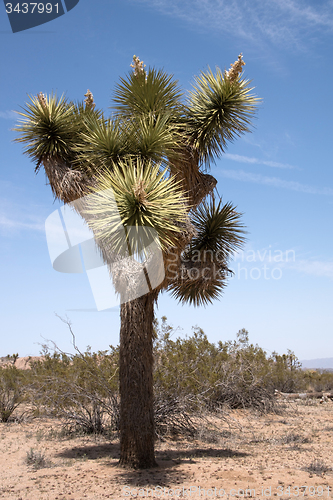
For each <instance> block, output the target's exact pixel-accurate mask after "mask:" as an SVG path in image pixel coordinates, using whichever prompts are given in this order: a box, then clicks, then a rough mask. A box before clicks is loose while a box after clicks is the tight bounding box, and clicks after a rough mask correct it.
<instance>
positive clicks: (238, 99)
mask: <svg viewBox="0 0 333 500" xmlns="http://www.w3.org/2000/svg"><path fill="white" fill-rule="evenodd" d="M252 90H253V88H250V87H249V81H248V80H245V79H241V78H240V77H237V79H236V80H235V81H233V80H230V79H229V78H228V77H227V74H226V73H223V72H222V71H221V70H220V69H219V68H217V69H216V74H215V75H214V74H213V72H212V71H211V69H208V71H206V72H201V75H200V76H198V77H196V78H195V84H194V85H193V90H192V91H190V93H189V98H188V131H189V140H190V143H191V144H192V145H193V146H194V148H195V149H197V150H198V151H199V153H200V155H201V157H202V159H203V161H209V160H212V159H214V158H216V157H218V156H219V155H220V154H221V153H222V152H223V151H224V150H225V148H226V146H227V143H228V142H229V141H233V140H234V139H235V138H236V137H239V136H240V135H242V134H243V133H245V132H249V131H250V124H251V118H253V115H254V113H255V111H256V105H257V103H258V100H259V99H258V98H256V97H255V96H254V95H253V94H252V93H251V91H252Z"/></svg>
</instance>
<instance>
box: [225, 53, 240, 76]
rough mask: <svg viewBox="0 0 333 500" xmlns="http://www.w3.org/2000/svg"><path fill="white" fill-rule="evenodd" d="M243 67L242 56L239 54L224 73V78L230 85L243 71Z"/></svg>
mask: <svg viewBox="0 0 333 500" xmlns="http://www.w3.org/2000/svg"><path fill="white" fill-rule="evenodd" d="M243 66H245V62H244V61H243V55H242V54H239V56H238V59H237V61H235V62H234V64H231V67H230V69H229V71H226V72H225V78H228V80H229V81H230V82H231V83H233V82H235V81H236V80H237V78H238V75H239V74H240V73H241V72H242V71H243Z"/></svg>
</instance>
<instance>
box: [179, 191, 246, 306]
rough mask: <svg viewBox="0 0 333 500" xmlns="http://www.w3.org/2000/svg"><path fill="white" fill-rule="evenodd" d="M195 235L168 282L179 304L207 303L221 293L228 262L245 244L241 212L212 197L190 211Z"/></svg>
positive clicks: (226, 276)
mask: <svg viewBox="0 0 333 500" xmlns="http://www.w3.org/2000/svg"><path fill="white" fill-rule="evenodd" d="M192 223H193V225H194V227H195V229H196V235H195V236H194V237H193V238H192V240H191V243H190V245H189V246H188V248H187V249H186V250H185V252H184V255H183V257H182V265H181V267H180V272H179V273H178V275H177V277H176V279H175V280H174V281H173V282H172V283H171V284H170V285H169V290H170V291H171V292H172V295H173V296H174V297H175V298H176V299H179V300H180V302H182V303H188V304H193V305H195V306H200V305H207V304H209V303H211V302H212V301H213V300H214V299H216V298H218V296H219V295H220V294H221V293H222V291H223V289H224V287H225V286H226V283H227V279H228V276H229V275H230V274H231V271H230V270H229V269H228V267H227V265H228V261H229V259H230V258H231V257H232V255H233V253H234V252H235V251H236V250H238V249H239V248H241V247H242V245H243V243H244V240H245V238H244V232H245V231H244V226H243V224H242V223H241V214H240V213H238V212H237V211H236V208H235V207H233V205H232V204H231V203H226V204H224V205H223V204H222V200H219V202H218V203H216V202H215V199H214V198H212V199H211V202H210V203H206V202H203V203H202V204H201V205H200V206H199V207H198V208H197V210H196V211H195V212H194V213H193V214H192Z"/></svg>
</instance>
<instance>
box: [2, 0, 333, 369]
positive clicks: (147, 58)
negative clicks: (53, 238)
mask: <svg viewBox="0 0 333 500" xmlns="http://www.w3.org/2000/svg"><path fill="white" fill-rule="evenodd" d="M0 7H1V6H0ZM332 35H333V2H332V1H331V0H329V1H323V2H317V1H309V0H294V1H292V0H260V1H259V0H252V1H251V2H246V1H245V0H135V1H134V0H133V1H130V0H122V1H120V0H118V1H117V0H115V1H113V2H109V1H107V0H99V1H98V2H91V1H90V2H89V1H88V0H80V2H79V4H78V5H77V6H76V7H75V8H74V9H73V10H72V11H70V12H68V13H67V14H66V15H64V16H62V17H61V18H59V19H56V20H54V21H52V22H50V23H47V24H45V25H43V26H40V27H38V28H34V29H30V30H28V31H24V32H20V33H16V34H13V33H12V32H11V30H10V25H9V21H8V18H7V16H6V13H5V9H4V7H1V8H0V44H1V77H0V78H1V79H0V90H1V93H0V241H1V246H0V254H1V323H0V324H1V343H0V356H5V355H7V354H8V353H13V352H19V355H20V356H25V355H33V354H38V353H39V351H40V345H39V343H43V342H44V339H43V338H45V339H52V340H53V341H54V342H56V343H57V344H58V345H59V347H61V348H62V349H64V350H71V346H70V334H69V332H68V329H67V327H66V325H65V324H63V323H61V321H60V320H59V318H57V317H56V316H55V313H57V314H58V315H60V316H62V317H65V316H66V315H67V316H68V317H69V318H70V320H71V321H72V325H73V330H74V331H75V333H76V337H77V343H78V345H79V346H80V348H81V349H84V348H85V347H86V346H87V345H91V346H92V348H93V349H94V350H97V349H106V348H107V347H108V345H109V344H114V345H115V344H117V342H118V332H119V310H118V309H112V310H108V311H104V312H97V311H94V308H95V303H94V298H93V295H92V292H91V289H90V286H89V283H88V279H87V276H86V275H85V274H62V273H58V272H56V271H55V270H53V268H52V266H51V263H50V258H49V255H48V249H47V245H46V238H45V229H44V223H45V220H46V218H47V217H48V216H49V215H50V214H51V213H52V212H53V211H54V210H56V209H57V208H59V206H60V205H59V203H58V202H54V200H53V196H52V194H51V190H50V188H49V186H47V185H46V180H45V176H44V173H43V172H40V173H39V174H38V175H37V176H36V175H35V174H34V165H33V164H32V163H31V162H30V160H29V159H28V158H26V157H24V156H23V154H22V147H21V145H20V144H16V143H13V142H12V141H13V139H14V138H15V133H14V132H12V131H11V128H12V127H13V126H14V125H15V120H16V117H15V114H14V113H13V110H19V109H20V106H23V105H24V103H25V102H26V101H27V99H28V97H27V95H28V94H32V95H36V94H37V93H38V92H40V91H42V92H44V93H49V92H51V91H56V92H57V93H58V94H62V93H65V94H66V95H67V96H68V97H69V98H70V99H74V100H75V99H78V100H82V99H83V96H84V94H85V93H86V91H87V89H88V88H89V89H90V90H91V91H92V92H93V95H94V99H95V102H96V103H97V106H98V107H101V108H103V109H104V110H107V108H108V107H109V106H110V105H111V98H112V89H113V88H114V85H115V83H116V82H117V81H118V78H119V76H123V75H125V74H126V73H127V72H128V71H129V69H130V68H129V65H130V63H131V59H132V56H133V54H136V55H138V56H139V57H140V58H141V59H143V60H144V62H145V64H147V66H149V65H150V66H155V67H158V68H160V67H162V68H164V69H165V70H166V71H167V72H169V73H172V74H174V76H175V78H177V79H178V80H179V83H180V84H181V86H182V87H183V88H184V90H190V88H191V83H192V82H193V79H194V76H195V75H196V74H198V73H199V72H200V71H201V70H205V69H206V68H207V67H208V66H210V67H211V68H215V66H219V67H220V68H221V69H224V68H228V67H229V65H230V64H231V63H233V62H234V61H235V60H236V59H237V56H238V54H239V53H240V52H242V53H243V55H244V60H245V62H246V66H245V76H246V77H247V78H249V79H251V80H253V85H254V86H255V87H256V90H255V92H256V94H257V95H258V96H259V97H261V98H262V103H261V105H260V107H259V111H258V114H257V118H256V119H255V121H254V129H253V132H252V133H251V134H247V135H246V136H243V137H242V138H241V139H238V140H237V141H235V142H234V143H232V144H230V145H229V147H228V150H227V152H226V154H225V155H224V156H223V157H222V158H221V159H220V160H219V161H217V162H216V164H215V165H213V166H212V168H211V173H212V175H214V176H215V177H216V178H217V180H218V190H219V193H220V194H221V195H222V196H223V200H224V201H232V202H233V203H234V204H235V205H237V207H238V209H239V210H240V211H241V212H243V213H244V216H243V220H244V223H245V224H246V226H247V228H248V231H249V234H248V242H247V246H246V248H245V250H244V253H243V254H242V255H238V256H237V258H236V260H235V261H234V262H233V263H232V264H231V267H232V268H233V269H234V271H235V275H234V277H233V278H232V279H231V280H230V282H229V285H228V287H227V288H226V290H225V293H224V296H223V297H222V299H221V300H220V301H217V302H215V303H214V304H213V305H211V306H208V307H206V308H200V309H194V308H192V307H188V306H181V305H178V304H177V302H175V301H174V300H173V299H172V298H171V297H170V296H168V295H167V294H163V295H161V296H160V299H159V306H158V309H157V310H156V314H157V316H158V317H160V316H162V315H166V316H167V317H168V320H169V322H170V323H171V324H172V325H173V326H174V327H177V326H180V327H181V328H182V330H180V331H179V333H180V334H182V335H184V334H186V333H188V334H189V333H191V327H192V326H194V325H198V326H201V327H202V328H203V329H204V331H205V333H206V334H207V335H208V338H209V339H210V340H211V341H213V342H217V341H218V340H229V339H233V338H235V335H236V332H237V331H238V330H239V329H241V328H246V329H247V330H248V331H249V335H250V340H251V341H252V342H254V343H258V344H259V345H260V346H262V347H263V348H265V349H266V350H267V351H268V352H270V351H274V350H276V351H278V352H280V353H282V352H286V350H287V349H291V350H293V351H295V353H296V355H297V356H298V357H299V358H300V359H308V358H315V357H320V358H322V357H332V356H333V340H332V337H333V336H332V334H333V307H332V298H333V293H332V292H333V254H332V244H333V238H332V214H333V169H332V124H331V117H332V115H333V97H332V91H331V87H332V81H333V78H332V77H333V70H332V65H331V60H332V53H331V49H332ZM80 309H90V311H80Z"/></svg>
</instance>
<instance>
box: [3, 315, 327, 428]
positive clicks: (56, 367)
mask: <svg viewBox="0 0 333 500" xmlns="http://www.w3.org/2000/svg"><path fill="white" fill-rule="evenodd" d="M68 325H69V326H70V324H69V323H68ZM71 333H72V332H71ZM175 333H176V330H174V329H173V328H172V327H171V326H170V325H168V323H167V319H166V318H165V317H162V320H161V322H158V321H155V338H154V360H155V365H154V411H155V428H156V435H157V436H158V437H163V436H164V435H166V434H171V435H174V434H186V435H190V436H194V435H195V433H196V431H197V425H198V422H200V418H204V415H205V412H211V411H214V412H215V413H216V412H218V411H219V412H220V410H221V409H223V408H225V407H228V408H252V409H255V410H259V411H261V412H267V411H275V410H276V409H278V407H277V404H278V402H277V400H276V398H275V390H276V389H277V390H279V391H283V392H292V391H304V390H305V388H306V386H307V385H309V383H310V382H311V383H312V384H317V385H316V387H318V384H321V387H324V386H325V387H326V388H327V389H328V388H329V387H331V385H330V384H331V381H332V377H331V375H333V374H329V373H328V374H326V373H324V372H323V373H318V372H315V373H313V374H309V373H307V372H304V371H303V370H302V369H301V366H300V363H299V362H298V360H297V357H296V356H295V354H294V353H293V352H292V351H288V352H287V354H283V355H279V354H277V353H272V354H271V355H270V356H267V354H266V352H265V351H264V350H263V349H262V348H261V347H259V346H258V345H253V344H251V343H250V342H249V335H248V332H247V331H246V330H245V329H242V330H240V331H239V332H238V333H237V336H236V340H233V341H227V342H222V341H220V342H218V343H217V344H214V343H211V342H209V341H208V339H207V336H206V335H205V333H204V331H203V330H202V329H201V328H199V327H194V328H193V332H192V335H191V336H186V337H185V338H179V337H178V338H173V337H174V334H175ZM74 346H75V343H74ZM76 349H77V348H76ZM42 355H43V358H42V359H43V360H42V361H36V362H34V363H32V365H31V366H32V369H31V370H30V373H29V377H28V378H29V381H30V382H29V386H28V387H29V391H28V393H29V401H30V402H31V404H32V405H34V407H35V410H36V414H37V412H39V414H41V413H44V414H47V415H51V416H55V417H60V418H61V419H62V420H63V422H64V424H65V425H66V426H67V428H70V429H74V430H80V431H83V432H86V433H105V432H107V433H109V432H110V431H118V430H119V413H120V411H119V410H120V408H119V378H118V377H119V376H118V362H119V348H118V347H117V348H114V347H112V346H110V349H109V350H108V351H99V352H98V353H93V352H91V350H90V349H89V348H88V349H87V350H86V352H84V353H81V352H80V351H79V350H78V349H77V352H76V354H75V355H68V354H65V353H62V352H61V351H59V350H58V349H57V348H55V350H54V352H53V354H51V353H50V351H49V350H48V348H47V347H46V346H44V350H43V352H42ZM12 369H14V368H13V367H12ZM13 373H14V372H13ZM330 377H331V378H330ZM325 384H326V385H325ZM194 422H195V423H194Z"/></svg>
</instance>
